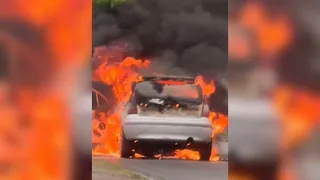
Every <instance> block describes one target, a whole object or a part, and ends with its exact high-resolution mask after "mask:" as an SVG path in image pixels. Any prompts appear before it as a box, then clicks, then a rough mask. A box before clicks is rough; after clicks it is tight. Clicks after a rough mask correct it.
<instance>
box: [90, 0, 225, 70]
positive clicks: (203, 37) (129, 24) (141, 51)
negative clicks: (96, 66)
mask: <svg viewBox="0 0 320 180" xmlns="http://www.w3.org/2000/svg"><path fill="white" fill-rule="evenodd" d="M227 21H228V1H227V0H128V1H127V2H125V3H123V4H121V5H118V6H116V7H114V8H109V9H108V8H106V7H101V6H99V7H96V6H94V8H93V25H92V26H93V32H92V33H93V47H97V46H105V45H108V44H110V43H112V42H122V43H123V42H124V43H125V44H126V48H127V49H126V50H125V51H126V53H128V54H129V55H131V56H135V57H138V58H149V59H150V60H151V61H156V62H155V64H161V66H162V67H161V68H160V69H162V70H163V71H171V72H176V73H179V74H190V75H195V74H203V73H207V72H211V74H217V73H218V74H219V73H220V72H224V71H226V68H227V64H228V54H227V50H228V24H227Z"/></svg>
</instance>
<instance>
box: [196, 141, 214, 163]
mask: <svg viewBox="0 0 320 180" xmlns="http://www.w3.org/2000/svg"><path fill="white" fill-rule="evenodd" d="M211 149H212V142H210V143H203V144H201V145H200V146H199V153H200V161H209V160H210V157H211Z"/></svg>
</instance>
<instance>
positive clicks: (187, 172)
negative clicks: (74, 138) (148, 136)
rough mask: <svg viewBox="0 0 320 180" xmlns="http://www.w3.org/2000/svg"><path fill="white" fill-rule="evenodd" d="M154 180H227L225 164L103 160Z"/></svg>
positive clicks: (184, 161)
mask: <svg viewBox="0 0 320 180" xmlns="http://www.w3.org/2000/svg"><path fill="white" fill-rule="evenodd" d="M105 159H106V160H107V161H109V162H112V163H115V164H117V165H119V166H121V167H124V168H127V169H129V170H132V171H135V172H138V173H142V174H144V175H146V176H148V177H151V178H152V179H154V180H197V179H201V180H227V179H228V163H227V162H200V161H187V160H148V159H120V158H105Z"/></svg>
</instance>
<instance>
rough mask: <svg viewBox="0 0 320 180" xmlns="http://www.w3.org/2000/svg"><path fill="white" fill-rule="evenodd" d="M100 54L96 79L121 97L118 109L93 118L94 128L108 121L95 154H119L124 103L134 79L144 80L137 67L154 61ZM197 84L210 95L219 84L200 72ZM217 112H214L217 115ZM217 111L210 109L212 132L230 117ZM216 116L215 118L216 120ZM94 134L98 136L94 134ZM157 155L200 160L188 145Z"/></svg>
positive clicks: (219, 128) (217, 130)
mask: <svg viewBox="0 0 320 180" xmlns="http://www.w3.org/2000/svg"><path fill="white" fill-rule="evenodd" d="M96 57H99V61H100V62H103V63H102V64H101V65H100V66H99V67H98V68H97V70H96V72H94V76H95V79H97V77H98V79H100V80H101V81H103V82H104V83H106V84H108V85H110V86H112V88H113V94H114V96H115V98H116V101H117V105H116V106H118V107H117V110H116V112H115V113H110V114H108V115H106V114H100V115H98V117H97V119H98V120H95V119H93V128H94V129H98V128H97V126H98V123H99V120H100V121H103V122H104V123H105V124H106V131H105V132H104V133H102V134H103V135H102V138H101V137H100V141H101V140H102V143H100V144H99V145H98V146H97V147H96V148H94V150H93V152H92V154H93V155H111V156H119V147H120V146H119V139H120V133H121V131H120V129H121V120H120V117H119V115H120V114H121V112H122V111H123V109H122V107H123V106H122V105H123V104H124V103H126V102H127V101H128V100H129V98H130V95H131V93H132V92H131V88H132V83H133V82H137V81H140V80H142V79H141V77H140V76H139V74H138V73H137V69H139V68H147V67H148V65H149V64H150V61H148V60H138V59H134V58H132V57H127V58H125V59H124V60H123V61H121V62H118V63H115V62H109V61H108V57H101V56H96ZM159 83H163V84H168V83H169V84H181V82H172V81H159ZM195 84H197V85H200V86H201V88H202V90H203V94H204V96H209V95H210V94H212V93H214V90H215V87H214V82H213V81H211V82H209V83H206V82H205V80H204V78H203V77H202V76H198V77H196V79H195ZM213 114H214V115H213ZM216 117H218V116H216V115H215V113H213V112H212V113H210V117H209V118H210V120H211V122H212V125H213V126H216V127H218V128H215V129H216V131H214V132H213V134H212V136H214V134H216V133H220V132H222V129H223V128H224V127H226V125H225V123H226V122H227V121H225V120H226V118H225V117H223V118H222V119H221V120H220V117H221V116H219V118H218V119H217V118H216ZM214 119H215V120H214ZM93 138H94V136H93ZM96 141H97V140H96V139H93V142H96ZM212 152H213V153H212V157H211V160H216V159H217V158H216V157H215V154H216V153H215V152H216V151H215V150H214V149H213V150H212ZM141 157H143V155H140V154H137V153H136V154H135V158H141ZM155 157H156V158H157V157H158V158H170V157H171V158H179V159H192V160H199V159H200V156H199V152H197V151H192V150H188V149H183V150H176V151H175V152H173V153H172V155H170V156H160V155H159V156H155Z"/></svg>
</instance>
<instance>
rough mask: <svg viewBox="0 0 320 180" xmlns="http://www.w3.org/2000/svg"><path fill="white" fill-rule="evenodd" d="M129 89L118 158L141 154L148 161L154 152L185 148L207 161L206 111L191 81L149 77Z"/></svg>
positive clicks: (197, 87) (208, 132)
mask: <svg viewBox="0 0 320 180" xmlns="http://www.w3.org/2000/svg"><path fill="white" fill-rule="evenodd" d="M142 79H143V80H141V81H139V82H136V83H134V84H133V86H132V95H131V97H130V100H129V101H128V103H127V104H126V105H125V111H124V113H123V115H122V118H121V120H122V127H121V131H122V133H121V138H120V139H121V142H120V156H121V157H123V158H130V157H133V156H134V154H135V152H137V151H141V152H142V153H143V154H144V155H145V156H147V157H152V156H153V155H155V153H156V152H155V150H156V149H157V150H159V149H161V151H159V152H160V153H164V152H163V151H165V148H159V147H160V146H161V147H164V146H165V147H174V148H177V149H178V148H181V149H184V148H187V149H192V150H197V151H199V154H200V160H203V161H208V160H209V159H210V156H211V148H212V125H211V122H210V120H209V119H208V113H209V108H208V106H207V105H206V104H205V98H206V97H205V96H204V93H203V90H202V89H201V86H200V85H197V84H196V83H195V78H189V77H175V76H161V77H160V76H150V77H143V78H142Z"/></svg>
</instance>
